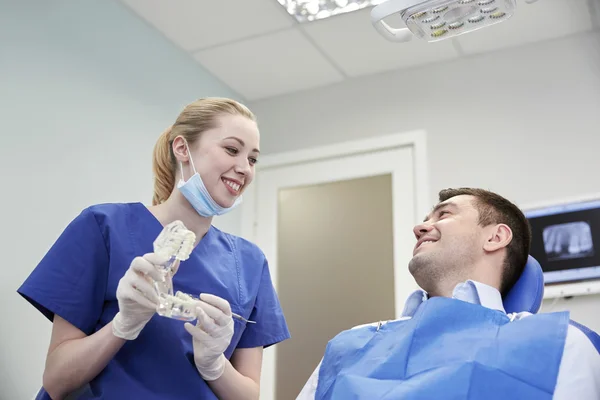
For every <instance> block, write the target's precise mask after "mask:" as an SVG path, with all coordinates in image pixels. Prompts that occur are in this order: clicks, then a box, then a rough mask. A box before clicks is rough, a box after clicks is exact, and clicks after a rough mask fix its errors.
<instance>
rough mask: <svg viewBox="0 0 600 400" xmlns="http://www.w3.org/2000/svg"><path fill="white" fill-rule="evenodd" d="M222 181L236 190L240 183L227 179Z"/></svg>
mask: <svg viewBox="0 0 600 400" xmlns="http://www.w3.org/2000/svg"><path fill="white" fill-rule="evenodd" d="M223 181H224V182H225V184H226V185H228V186H229V187H230V188H232V189H233V190H235V191H236V192H237V191H238V190H240V185H239V184H237V183H235V182H231V181H227V180H223Z"/></svg>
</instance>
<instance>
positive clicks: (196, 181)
mask: <svg viewBox="0 0 600 400" xmlns="http://www.w3.org/2000/svg"><path fill="white" fill-rule="evenodd" d="M188 154H189V155H190V165H191V166H192V169H193V171H194V175H192V176H191V177H190V179H188V180H187V182H186V181H185V179H184V177H183V165H182V164H181V163H179V168H180V170H181V179H180V180H179V182H178V183H177V188H178V189H179V191H180V192H181V193H182V194H183V196H184V197H185V198H186V199H187V201H189V202H190V204H191V205H192V207H194V209H195V210H196V212H197V213H198V214H200V215H201V216H203V217H213V216H215V215H222V214H225V213H227V212H229V211H231V210H233V209H234V208H235V207H237V206H238V205H239V204H240V203H241V202H242V196H239V197H238V198H237V199H235V202H234V203H233V205H232V206H231V207H227V208H226V207H221V206H220V205H218V204H217V202H216V201H215V200H214V199H213V198H212V196H211V195H210V193H208V190H207V189H206V186H204V182H203V181H202V178H201V177H200V174H199V173H198V171H196V167H195V166H194V161H193V160H192V155H191V153H190V149H189V147H188Z"/></svg>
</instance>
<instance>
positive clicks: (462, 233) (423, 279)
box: [408, 195, 485, 292]
mask: <svg viewBox="0 0 600 400" xmlns="http://www.w3.org/2000/svg"><path fill="white" fill-rule="evenodd" d="M474 202H475V198H474V197H473V196H467V195H461V196H456V197H453V198H451V199H448V200H447V201H444V202H442V203H439V204H437V205H436V206H435V207H434V209H433V211H432V212H431V214H429V215H428V216H427V217H426V218H425V220H424V222H423V223H422V224H419V225H417V226H415V228H414V230H413V231H414V234H415V237H416V239H417V243H416V244H415V248H414V251H413V258H412V260H411V261H410V263H409V265H408V268H409V270H410V273H411V274H412V275H413V276H414V278H415V280H416V281H417V283H418V284H419V286H420V287H421V288H422V289H424V290H425V291H428V292H431V291H432V290H434V289H433V288H434V287H436V286H437V285H436V283H437V282H438V281H439V280H440V279H448V278H453V277H454V278H456V277H458V278H460V277H461V276H464V275H466V273H468V269H469V268H472V266H473V265H474V264H475V263H476V261H477V260H478V258H479V257H482V256H483V254H484V251H483V244H484V242H485V235H484V231H483V228H482V227H481V226H480V225H479V223H478V220H479V212H478V211H477V209H476V208H475V203H474Z"/></svg>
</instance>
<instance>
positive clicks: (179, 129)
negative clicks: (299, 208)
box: [18, 98, 290, 400]
mask: <svg viewBox="0 0 600 400" xmlns="http://www.w3.org/2000/svg"><path fill="white" fill-rule="evenodd" d="M258 156H259V132H258V128H257V124H256V120H255V117H254V115H253V114H252V112H251V111H250V110H249V109H248V108H246V107H245V106H244V105H242V104H240V103H238V102H236V101H233V100H230V99H222V98H205V99H200V100H197V101H195V102H193V103H191V104H189V105H188V106H187V107H185V109H184V110H183V111H182V112H181V114H180V115H179V117H178V118H177V120H176V121H175V123H174V124H173V126H172V127H170V128H169V129H168V130H167V131H165V132H164V133H163V134H162V136H161V137H160V138H159V139H158V142H157V143H156V146H155V149H154V160H153V169H154V174H155V184H154V198H153V201H152V204H153V205H152V206H150V207H146V206H145V205H143V204H141V203H127V204H99V205H94V206H91V207H89V208H86V209H85V210H83V211H82V212H81V213H80V214H79V215H78V216H77V217H76V218H75V219H74V220H73V221H72V222H71V223H70V224H69V226H68V227H67V228H66V229H65V231H64V232H63V233H62V234H61V235H60V237H59V238H58V240H57V241H56V243H55V244H54V245H53V246H52V248H51V249H50V250H49V251H48V253H47V254H46V255H45V257H44V258H43V259H42V261H41V262H40V263H39V265H38V266H37V267H36V268H35V269H34V271H33V272H32V273H31V275H30V276H29V277H28V278H27V279H26V281H25V282H24V283H23V285H22V286H21V287H20V288H19V290H18V292H19V293H20V294H21V295H22V296H23V297H24V298H25V299H27V300H28V301H29V302H30V303H31V304H32V305H33V306H35V307H36V308H37V309H38V310H39V311H40V312H42V313H43V314H44V315H45V316H46V317H48V318H49V319H50V320H51V321H53V328H52V338H51V343H50V346H49V350H48V355H47V359H46V367H45V370H44V377H43V388H42V390H40V392H39V394H38V398H39V399H48V398H52V399H55V400H56V399H64V398H69V399H144V400H153V399H157V400H158V399H161V400H165V399H177V400H185V399H194V400H197V399H258V397H259V384H260V373H261V363H262V352H263V348H265V347H267V346H271V345H273V344H276V343H278V342H281V341H283V340H286V339H288V338H289V337H290V334H289V331H288V328H287V324H286V321H285V318H284V316H283V312H282V310H281V307H280V304H279V300H278V298H277V295H276V293H275V291H274V289H273V284H272V282H271V276H270V273H269V268H268V263H267V260H266V259H265V256H264V254H263V253H262V251H261V250H260V249H259V248H258V247H256V246H255V245H253V244H252V243H250V242H248V241H246V240H244V239H241V238H239V237H236V236H233V235H230V234H227V233H224V232H221V231H220V230H218V229H217V228H215V227H214V226H212V225H211V221H212V218H213V216H215V215H221V214H223V213H226V212H228V211H229V210H231V209H232V208H234V207H235V206H236V205H237V204H239V202H240V200H241V195H242V193H243V192H244V190H245V189H246V187H248V185H250V183H251V182H252V180H253V178H254V172H255V171H254V170H255V164H256V162H257V159H258ZM175 220H180V221H182V222H183V223H184V224H185V226H186V227H187V228H188V229H190V230H191V231H193V232H194V233H195V234H196V243H195V244H194V245H195V247H194V250H193V251H192V254H191V255H190V258H189V259H188V260H186V261H185V262H184V264H182V267H181V268H179V269H178V270H177V273H176V274H175V276H174V277H173V286H174V290H175V291H177V290H180V291H182V292H184V293H190V294H195V295H198V294H201V300H202V301H200V302H198V308H197V310H196V311H197V318H198V319H197V322H196V323H195V324H191V323H183V322H181V321H178V320H174V319H169V318H163V317H161V316H158V315H155V310H156V304H157V296H156V293H154V291H153V289H152V285H151V284H150V280H149V278H150V277H153V276H155V275H156V271H157V269H156V267H157V266H158V265H160V264H161V263H164V262H165V261H166V260H164V259H161V257H160V256H159V255H157V254H154V253H153V252H152V251H153V250H152V243H153V241H154V239H155V238H156V237H157V236H158V234H159V233H160V232H161V230H162V228H163V227H164V226H165V225H167V224H169V223H170V222H172V221H175ZM232 312H233V313H236V314H239V315H241V316H242V317H244V318H246V319H247V320H251V321H254V322H255V324H250V323H247V322H244V321H241V320H239V319H233V318H232Z"/></svg>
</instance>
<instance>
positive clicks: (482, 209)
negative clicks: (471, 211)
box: [439, 188, 531, 296]
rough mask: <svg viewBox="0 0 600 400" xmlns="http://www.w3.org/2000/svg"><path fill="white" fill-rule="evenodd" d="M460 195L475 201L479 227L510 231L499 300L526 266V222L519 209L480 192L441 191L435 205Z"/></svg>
mask: <svg viewBox="0 0 600 400" xmlns="http://www.w3.org/2000/svg"><path fill="white" fill-rule="evenodd" d="M460 195H469V196H473V197H475V208H476V209H477V211H478V212H479V224H480V225H481V226H487V225H490V224H506V225H508V227H509V228H510V229H511V231H512V234H513V237H512V240H511V242H510V243H509V244H508V246H507V247H506V257H505V258H504V271H503V272H502V280H501V284H500V292H501V293H502V296H505V295H506V294H507V293H508V291H509V290H510V289H511V288H512V287H513V285H514V284H515V283H516V282H517V280H518V279H519V277H520V276H521V274H522V273H523V270H524V269H525V264H527V257H528V256H529V247H530V246H531V227H530V225H529V221H527V218H525V215H523V212H522V211H521V210H520V209H519V207H517V206H516V205H514V204H513V203H511V202H510V201H508V200H507V199H505V198H504V197H502V196H500V195H498V194H496V193H493V192H490V191H488V190H484V189H474V188H457V189H444V190H441V191H440V192H439V201H440V202H443V201H446V200H448V199H450V198H452V197H455V196H460Z"/></svg>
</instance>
